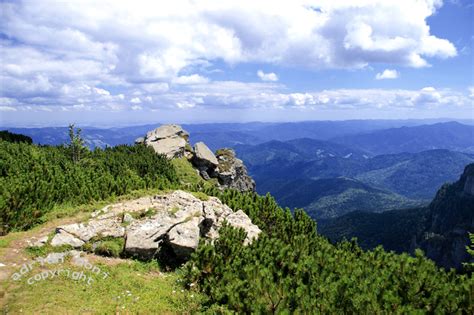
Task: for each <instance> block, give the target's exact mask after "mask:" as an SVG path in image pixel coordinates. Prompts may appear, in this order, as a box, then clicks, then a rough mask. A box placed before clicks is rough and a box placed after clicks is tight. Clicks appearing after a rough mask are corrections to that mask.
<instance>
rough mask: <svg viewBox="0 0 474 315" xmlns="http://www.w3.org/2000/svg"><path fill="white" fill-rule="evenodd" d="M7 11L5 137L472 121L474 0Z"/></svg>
mask: <svg viewBox="0 0 474 315" xmlns="http://www.w3.org/2000/svg"><path fill="white" fill-rule="evenodd" d="M0 6H1V7H0V10H1V12H2V17H1V21H0V53H1V68H0V125H3V126H41V125H65V124H68V123H70V122H76V123H79V124H82V125H97V126H113V125H128V124H140V123H156V122H178V123H183V122H187V123H189V122H221V121H296V120H321V119H324V120H342V119H377V118H383V119H396V118H403V119H405V118H462V119H466V118H470V119H474V107H473V100H474V78H473V76H474V68H473V67H474V62H473V44H474V32H473V28H474V26H473V20H474V19H473V10H474V5H473V4H472V1H468V0H449V1H444V2H443V1H439V0H396V1H395V0H354V1H329V0H318V1H317V0H294V1H279V0H274V1H265V0H263V1H247V0H241V1H231V0H223V1H218V2H216V1H212V0H200V1H173V2H171V1H168V2H165V1H160V2H156V1H155V3H153V2H151V1H142V0H135V1H113V0H104V1H92V0H85V1H73V0H70V1H66V2H65V1H48V0H44V1H0Z"/></svg>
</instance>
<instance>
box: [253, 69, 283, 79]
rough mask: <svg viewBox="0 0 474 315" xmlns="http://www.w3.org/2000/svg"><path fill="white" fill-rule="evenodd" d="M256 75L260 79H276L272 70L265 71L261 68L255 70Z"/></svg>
mask: <svg viewBox="0 0 474 315" xmlns="http://www.w3.org/2000/svg"><path fill="white" fill-rule="evenodd" d="M257 76H258V77H259V78H260V80H262V81H272V82H275V81H278V76H277V75H276V74H275V73H273V72H270V73H265V72H263V71H262V70H258V71H257Z"/></svg>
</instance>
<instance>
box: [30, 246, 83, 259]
mask: <svg viewBox="0 0 474 315" xmlns="http://www.w3.org/2000/svg"><path fill="white" fill-rule="evenodd" d="M72 249H74V248H73V247H72V246H71V245H66V244H65V245H61V246H56V247H54V246H51V245H49V244H46V245H44V246H41V247H37V246H30V247H27V248H26V249H25V251H26V252H27V253H28V255H29V256H31V257H32V258H36V257H45V256H47V255H48V254H50V253H62V252H65V251H68V250H72Z"/></svg>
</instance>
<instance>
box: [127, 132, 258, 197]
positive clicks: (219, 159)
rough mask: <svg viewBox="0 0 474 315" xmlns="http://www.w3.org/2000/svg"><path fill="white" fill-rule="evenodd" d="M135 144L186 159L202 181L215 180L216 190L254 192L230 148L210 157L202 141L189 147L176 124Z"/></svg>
mask: <svg viewBox="0 0 474 315" xmlns="http://www.w3.org/2000/svg"><path fill="white" fill-rule="evenodd" d="M135 143H143V144H145V145H148V146H151V147H152V148H153V149H154V150H155V152H156V153H159V154H164V155H166V157H168V158H170V159H173V158H180V157H183V156H184V157H186V158H188V160H190V161H191V163H192V164H193V166H194V167H195V168H196V170H197V171H198V172H199V174H200V175H201V177H202V178H203V179H205V180H210V179H212V178H215V179H217V182H218V184H219V187H221V188H232V189H236V190H239V191H255V181H254V180H253V179H252V178H251V177H250V176H249V175H248V174H247V168H246V167H245V165H244V163H243V162H242V160H240V159H238V158H237V157H236V155H235V152H234V151H233V150H232V149H220V150H217V152H216V154H214V153H213V152H212V151H211V150H210V149H209V148H208V146H207V145H206V144H205V143H203V142H198V143H196V144H195V145H194V148H191V145H190V143H189V134H188V133H187V132H186V131H185V130H184V129H183V128H182V127H181V126H179V125H163V126H160V127H158V128H156V129H154V130H152V131H149V132H148V133H147V134H146V136H145V137H143V138H138V139H137V140H135Z"/></svg>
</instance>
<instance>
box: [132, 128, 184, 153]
mask: <svg viewBox="0 0 474 315" xmlns="http://www.w3.org/2000/svg"><path fill="white" fill-rule="evenodd" d="M188 139H189V134H188V133H187V132H186V131H184V130H183V128H181V126H178V125H163V126H160V127H158V128H156V129H154V130H151V131H149V132H148V133H147V134H146V136H145V137H144V138H138V139H137V140H135V142H136V143H144V144H146V145H148V146H151V147H152V148H153V150H155V152H156V153H158V154H164V155H166V157H168V158H170V159H172V158H180V157H183V156H184V155H185V152H186V145H187V144H188Z"/></svg>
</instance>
